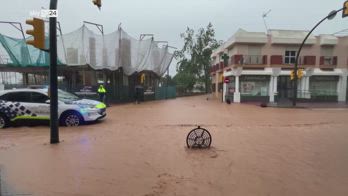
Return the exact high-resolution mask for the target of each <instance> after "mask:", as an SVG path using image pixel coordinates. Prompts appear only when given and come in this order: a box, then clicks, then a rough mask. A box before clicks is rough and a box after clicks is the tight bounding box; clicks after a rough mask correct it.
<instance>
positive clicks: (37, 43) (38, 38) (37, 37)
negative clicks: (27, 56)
mask: <svg viewBox="0 0 348 196" xmlns="http://www.w3.org/2000/svg"><path fill="white" fill-rule="evenodd" d="M25 23H26V24H28V25H32V26H33V29H32V30H27V31H26V33H27V34H29V35H32V36H33V37H34V40H28V41H27V44H29V45H32V46H34V47H35V48H38V49H42V50H43V49H45V23H44V21H43V20H42V19H39V18H33V20H26V21H25Z"/></svg>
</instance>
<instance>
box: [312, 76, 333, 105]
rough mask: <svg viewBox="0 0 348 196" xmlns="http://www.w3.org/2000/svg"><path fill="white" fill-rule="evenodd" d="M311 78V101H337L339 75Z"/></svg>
mask: <svg viewBox="0 0 348 196" xmlns="http://www.w3.org/2000/svg"><path fill="white" fill-rule="evenodd" d="M309 80H310V82H309V91H310V94H311V101H323V102H324V101H325V102H328V101H329V102H337V100H338V92H337V85H338V81H339V76H311V77H310V79H309Z"/></svg>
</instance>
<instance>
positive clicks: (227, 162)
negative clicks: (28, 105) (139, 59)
mask: <svg viewBox="0 0 348 196" xmlns="http://www.w3.org/2000/svg"><path fill="white" fill-rule="evenodd" d="M196 125H201V126H203V127H204V128H207V129H208V130H209V131H210V132H211V134H212V137H213V142H212V148H211V149H209V150H188V149H187V148H186V146H185V145H186V143H185V139H186V135H187V133H188V132H189V131H190V130H191V129H193V128H195V126H196ZM60 138H61V143H60V144H58V145H50V144H48V141H49V128H48V127H47V126H36V127H16V128H8V129H5V130H0V175H1V185H0V192H2V194H3V195H11V194H12V195H13V194H26V195H35V196H36V195H39V196H41V195H42V196H50V195H76V196H78V195H120V196H128V195H130V196H132V195H134V196H159V195H178V196H179V195H182V196H183V195H187V196H192V195H200V196H219V195H226V196H229V195H243V196H248V195H250V196H255V195H260V196H270V195H275V196H279V195H282V196H296V195H301V196H302V195H303V196H311V195H313V196H314V195H315V196H320V195H323V196H327V195H334V196H340V195H342V196H346V195H348V186H347V185H348V110H347V109H340V108H336V109H280V108H261V107H258V106H255V105H246V104H231V105H227V104H222V103H221V102H220V101H218V100H209V101H208V100H206V96H198V97H189V98H178V99H175V100H167V101H156V102H147V103H142V104H139V105H135V104H126V105H115V106H112V107H110V108H108V116H107V118H106V119H105V120H104V121H103V122H100V123H97V124H92V125H87V126H81V127H76V128H66V127H61V128H60Z"/></svg>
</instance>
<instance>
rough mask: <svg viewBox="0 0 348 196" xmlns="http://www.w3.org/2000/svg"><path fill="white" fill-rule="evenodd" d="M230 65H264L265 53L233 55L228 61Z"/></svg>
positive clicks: (265, 62) (265, 60) (265, 61)
mask: <svg viewBox="0 0 348 196" xmlns="http://www.w3.org/2000/svg"><path fill="white" fill-rule="evenodd" d="M230 62H231V63H230V64H232V65H266V64H267V56H266V55H233V56H232V57H231V61H230Z"/></svg>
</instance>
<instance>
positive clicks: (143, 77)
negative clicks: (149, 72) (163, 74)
mask: <svg viewBox="0 0 348 196" xmlns="http://www.w3.org/2000/svg"><path fill="white" fill-rule="evenodd" d="M144 82H145V74H144V73H142V74H141V76H140V83H141V84H144Z"/></svg>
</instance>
